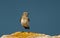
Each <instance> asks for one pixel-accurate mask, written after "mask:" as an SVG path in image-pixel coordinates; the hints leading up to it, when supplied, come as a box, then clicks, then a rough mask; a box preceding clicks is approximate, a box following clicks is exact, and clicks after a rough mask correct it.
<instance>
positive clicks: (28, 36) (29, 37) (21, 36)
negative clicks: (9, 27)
mask: <svg viewBox="0 0 60 38" xmlns="http://www.w3.org/2000/svg"><path fill="white" fill-rule="evenodd" d="M0 38H60V35H57V36H50V35H46V34H40V33H33V32H15V33H12V34H10V35H3V36H1V37H0Z"/></svg>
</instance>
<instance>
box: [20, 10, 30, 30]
mask: <svg viewBox="0 0 60 38" xmlns="http://www.w3.org/2000/svg"><path fill="white" fill-rule="evenodd" d="M28 16H29V14H28V12H27V11H24V12H23V14H22V16H21V18H20V22H21V25H22V26H23V27H24V28H25V29H28V30H30V26H29V22H30V19H29V17H28Z"/></svg>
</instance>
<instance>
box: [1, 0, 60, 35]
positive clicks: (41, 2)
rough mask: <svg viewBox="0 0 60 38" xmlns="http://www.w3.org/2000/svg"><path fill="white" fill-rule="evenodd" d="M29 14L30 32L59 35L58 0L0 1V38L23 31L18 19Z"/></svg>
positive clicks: (59, 9) (59, 10)
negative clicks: (23, 14) (0, 37)
mask: <svg viewBox="0 0 60 38" xmlns="http://www.w3.org/2000/svg"><path fill="white" fill-rule="evenodd" d="M25 10H27V11H28V12H29V14H30V15H29V18H30V27H31V29H30V31H32V32H38V33H45V34H49V35H57V34H60V0H0V36H1V35H4V34H10V33H13V32H16V31H23V30H24V31H25V29H24V28H23V27H22V26H21V24H20V22H19V19H20V17H21V15H22V13H23V11H25Z"/></svg>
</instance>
